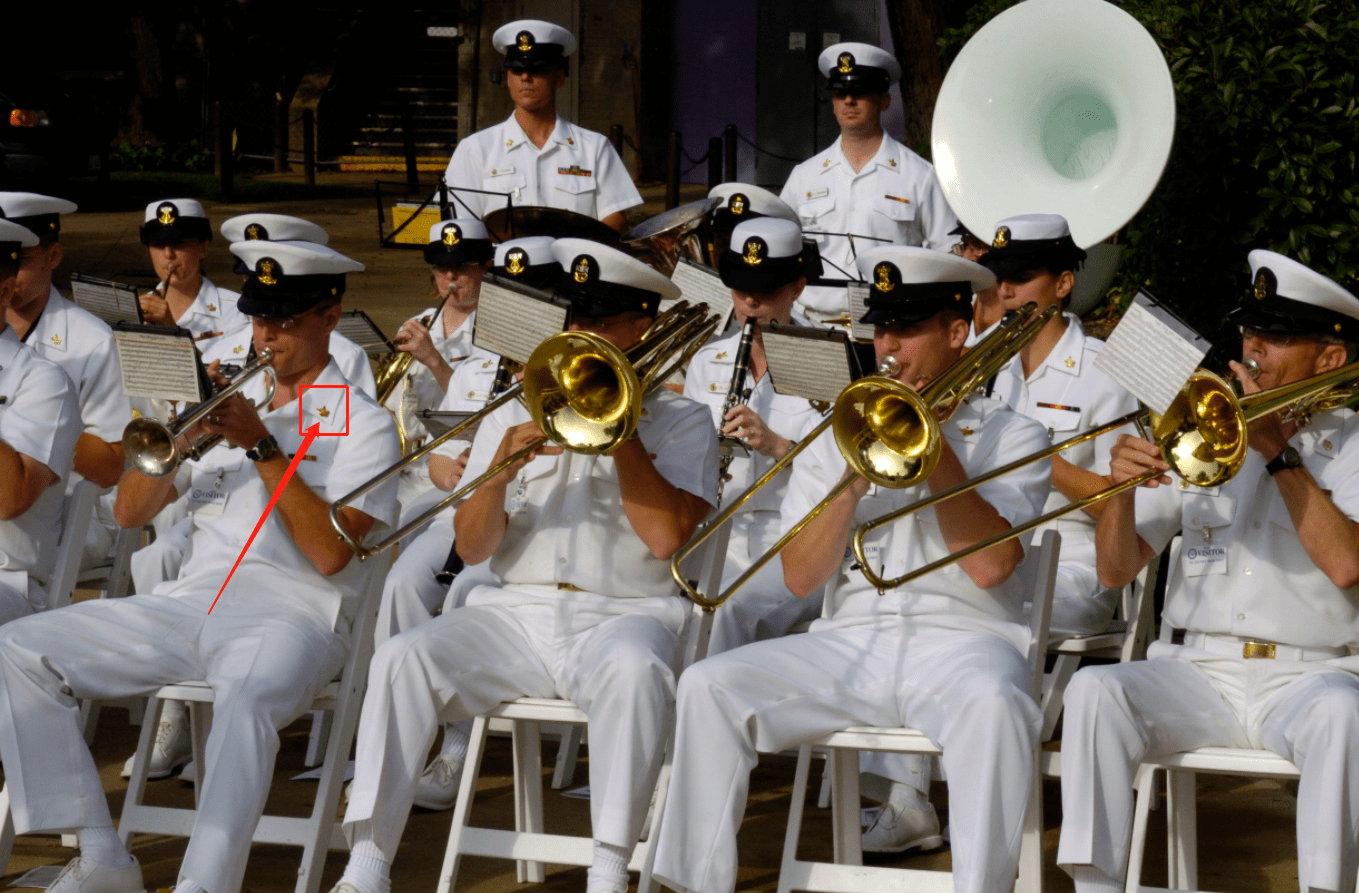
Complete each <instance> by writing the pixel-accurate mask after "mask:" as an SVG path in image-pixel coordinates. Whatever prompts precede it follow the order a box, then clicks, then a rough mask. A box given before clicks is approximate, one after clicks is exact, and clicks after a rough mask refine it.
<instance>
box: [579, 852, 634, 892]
mask: <svg viewBox="0 0 1359 893" xmlns="http://www.w3.org/2000/svg"><path fill="white" fill-rule="evenodd" d="M631 855H632V850H631V849H630V848H628V847H621V846H614V845H613V844H608V843H600V842H599V841H598V840H596V841H595V859H594V862H592V863H591V864H590V870H589V871H588V872H586V873H585V893H616V891H622V890H627V888H628V857H629V856H631Z"/></svg>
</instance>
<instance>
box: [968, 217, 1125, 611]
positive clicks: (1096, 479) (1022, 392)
mask: <svg viewBox="0 0 1359 893" xmlns="http://www.w3.org/2000/svg"><path fill="white" fill-rule="evenodd" d="M1084 259H1085V252H1084V251H1082V250H1081V249H1080V248H1078V247H1077V246H1076V243H1075V242H1073V241H1072V240H1071V231H1070V230H1069V229H1067V224H1066V220H1065V219H1063V218H1062V217H1061V216H1059V215H1057V214H1024V215H1021V216H1018V217H1010V218H1008V219H1006V220H1002V221H1001V222H1000V223H998V224H996V236H995V240H994V241H993V242H992V246H991V250H989V251H988V252H986V254H985V255H983V257H982V259H981V264H982V265H983V266H985V267H986V268H987V269H988V270H990V271H991V272H992V273H995V274H996V280H997V281H998V283H999V287H998V291H999V294H1000V300H1001V303H1002V304H1003V305H1004V307H1005V309H1006V310H1018V309H1019V308H1020V307H1022V306H1024V305H1025V304H1027V303H1029V302H1030V301H1032V302H1033V303H1035V304H1037V305H1038V309H1039V310H1040V311H1042V310H1045V309H1047V308H1048V307H1052V306H1058V307H1061V308H1062V312H1061V313H1059V314H1058V315H1056V316H1054V317H1052V319H1050V320H1049V321H1048V323H1047V325H1045V326H1044V327H1043V329H1042V331H1040V332H1039V333H1038V335H1037V337H1035V338H1034V339H1033V340H1032V341H1030V342H1029V344H1028V346H1027V347H1025V348H1024V349H1023V350H1021V351H1020V352H1019V355H1018V356H1016V357H1015V358H1014V359H1013V360H1011V361H1010V362H1009V364H1008V365H1007V366H1006V367H1005V368H1004V369H1002V370H1001V371H1000V373H999V374H998V375H997V376H996V382H995V389H994V390H993V391H992V393H993V394H994V395H995V396H996V397H998V398H999V399H1001V400H1003V401H1005V403H1006V404H1008V405H1009V407H1010V408H1011V409H1013V410H1014V411H1015V412H1019V413H1023V414H1024V415H1026V416H1029V417H1030V418H1032V419H1035V420H1036V421H1038V422H1039V424H1041V425H1042V426H1043V427H1044V428H1046V429H1047V432H1048V438H1049V439H1050V440H1051V441H1052V442H1053V443H1057V442H1059V441H1062V440H1066V439H1067V438H1070V437H1074V436H1075V435H1077V434H1079V433H1080V432H1082V431H1088V430H1090V429H1092V428H1095V427H1097V426H1099V425H1102V424H1104V423H1105V422H1111V421H1113V420H1114V419H1116V418H1119V417H1120V416H1123V415H1126V414H1128V413H1130V412H1132V411H1133V410H1135V409H1137V405H1138V404H1137V398H1136V397H1134V396H1133V395H1132V394H1130V393H1128V392H1127V391H1126V390H1124V389H1123V387H1122V386H1121V385H1118V384H1115V383H1114V381H1113V379H1111V378H1109V376H1107V375H1105V374H1104V373H1103V372H1101V371H1100V370H1099V369H1096V368H1095V363H1094V361H1095V357H1097V356H1099V352H1100V350H1101V349H1102V348H1103V347H1104V342H1103V341H1101V340H1099V339H1098V338H1091V337H1088V336H1087V335H1086V334H1085V330H1084V329H1083V328H1082V327H1081V320H1080V317H1078V316H1076V315H1075V314H1074V313H1070V312H1067V311H1066V306H1067V305H1068V304H1069V303H1070V302H1071V290H1072V289H1073V288H1074V287H1075V285H1076V270H1077V268H1079V267H1080V264H1081V262H1082V261H1083V260H1084ZM1118 437H1119V432H1117V431H1112V432H1109V433H1108V434H1104V435H1101V436H1100V437H1097V438H1095V439H1094V440H1087V441H1085V442H1084V443H1080V444H1077V445H1076V446H1073V447H1071V448H1070V449H1067V450H1064V451H1063V452H1061V453H1060V454H1058V455H1056V456H1053V457H1052V492H1051V493H1049V494H1048V503H1047V505H1046V506H1045V507H1044V510H1045V511H1051V510H1053V509H1057V508H1061V507H1062V506H1064V505H1066V504H1067V503H1070V502H1072V501H1074V500H1077V499H1083V498H1085V497H1086V496H1089V495H1091V494H1092V493H1096V492H1098V491H1100V490H1102V489H1104V488H1105V487H1106V486H1107V485H1108V483H1109V480H1108V477H1107V475H1108V474H1109V450H1110V448H1111V447H1112V446H1113V445H1114V443H1115V442H1117V440H1118ZM1102 508H1103V506H1102V504H1101V503H1095V505H1094V506H1092V507H1091V514H1086V513H1085V512H1072V513H1071V514H1068V515H1066V516H1065V517H1062V518H1059V519H1057V520H1056V521H1052V522H1050V525H1051V526H1052V527H1053V528H1054V529H1056V530H1058V531H1060V532H1061V534H1062V557H1061V560H1060V561H1059V562H1058V564H1057V588H1056V590H1055V592H1054V593H1053V601H1052V632H1053V634H1054V635H1084V634H1090V633H1102V632H1104V631H1105V629H1107V628H1108V626H1109V621H1110V620H1111V619H1112V618H1113V615H1114V601H1115V600H1116V598H1117V596H1118V590H1116V589H1106V588H1104V587H1103V586H1101V585H1100V582H1099V579H1098V578H1097V577H1096V574H1095V516H1094V513H1096V512H1098V511H1099V510H1101V509H1102ZM1042 529H1043V528H1040V529H1039V531H1037V532H1036V533H1035V536H1037V535H1040V534H1041V532H1042Z"/></svg>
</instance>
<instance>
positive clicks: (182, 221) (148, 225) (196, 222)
mask: <svg viewBox="0 0 1359 893" xmlns="http://www.w3.org/2000/svg"><path fill="white" fill-rule="evenodd" d="M141 237H142V244H143V245H150V244H153V243H157V242H160V243H164V242H178V241H179V240H180V239H197V240H198V241H200V242H210V241H212V224H211V223H209V222H208V215H207V214H205V213H204V212H203V206H202V205H201V204H199V203H198V202H197V201H195V200H194V199H191V198H163V199H161V200H160V201H158V202H152V203H151V204H149V205H147V206H146V222H145V223H143V224H142V229H141Z"/></svg>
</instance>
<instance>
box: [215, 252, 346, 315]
mask: <svg viewBox="0 0 1359 893" xmlns="http://www.w3.org/2000/svg"><path fill="white" fill-rule="evenodd" d="M231 253H232V254H234V255H236V256H237V257H239V258H240V259H241V260H243V261H244V262H245V264H246V266H247V267H249V268H250V276H249V278H248V279H246V280H245V285H244V286H242V288H241V299H240V301H238V302H237V306H238V307H239V308H240V311H241V312H242V313H244V314H245V315H246V316H261V317H266V318H268V317H280V316H293V315H295V314H298V313H302V312H304V311H306V310H310V309H311V308H312V307H315V306H316V305H317V304H319V303H320V302H321V301H323V300H326V299H327V298H332V297H335V298H338V297H339V296H340V295H342V294H344V291H345V274H346V273H357V272H359V271H360V270H362V269H363V264H361V263H359V262H358V261H356V260H353V259H351V258H348V257H345V256H344V255H343V254H341V253H340V252H338V251H336V250H335V249H334V248H327V247H326V246H325V245H317V244H316V243H314V242H264V241H256V242H235V243H233V244H232V245H231Z"/></svg>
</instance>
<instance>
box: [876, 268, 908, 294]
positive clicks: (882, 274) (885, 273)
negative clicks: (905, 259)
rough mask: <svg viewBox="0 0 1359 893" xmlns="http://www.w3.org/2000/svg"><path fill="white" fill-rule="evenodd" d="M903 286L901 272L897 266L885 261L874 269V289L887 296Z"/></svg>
mask: <svg viewBox="0 0 1359 893" xmlns="http://www.w3.org/2000/svg"><path fill="white" fill-rule="evenodd" d="M899 284H901V271H900V270H898V269H897V267H896V264H893V263H889V262H887V261H883V262H882V263H880V264H878V265H877V266H876V267H874V268H873V287H874V288H876V289H877V290H878V291H880V292H882V293H883V294H886V293H887V292H889V291H893V290H895V289H896V287H897V286H898V285H899Z"/></svg>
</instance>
